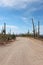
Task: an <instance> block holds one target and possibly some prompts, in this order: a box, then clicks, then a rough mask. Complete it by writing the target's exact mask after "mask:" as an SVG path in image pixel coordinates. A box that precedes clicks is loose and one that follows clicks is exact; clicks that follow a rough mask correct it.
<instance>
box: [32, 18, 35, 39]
mask: <svg viewBox="0 0 43 65" xmlns="http://www.w3.org/2000/svg"><path fill="white" fill-rule="evenodd" d="M32 25H33V35H34V38H35V26H34V21H33V19H32Z"/></svg>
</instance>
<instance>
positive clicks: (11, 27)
mask: <svg viewBox="0 0 43 65" xmlns="http://www.w3.org/2000/svg"><path fill="white" fill-rule="evenodd" d="M2 28H4V26H3V25H0V32H1V30H2ZM10 29H11V33H13V32H14V33H17V32H18V30H19V28H18V26H14V25H6V31H7V33H9V32H10Z"/></svg>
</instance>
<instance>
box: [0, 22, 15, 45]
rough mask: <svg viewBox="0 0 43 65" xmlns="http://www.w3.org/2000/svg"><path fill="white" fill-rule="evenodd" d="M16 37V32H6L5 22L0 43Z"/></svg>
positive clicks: (0, 34)
mask: <svg viewBox="0 0 43 65" xmlns="http://www.w3.org/2000/svg"><path fill="white" fill-rule="evenodd" d="M15 39H16V36H15V34H11V33H9V34H6V23H4V28H3V29H2V31H1V33H0V45H3V44H7V43H8V42H10V41H12V40H15Z"/></svg>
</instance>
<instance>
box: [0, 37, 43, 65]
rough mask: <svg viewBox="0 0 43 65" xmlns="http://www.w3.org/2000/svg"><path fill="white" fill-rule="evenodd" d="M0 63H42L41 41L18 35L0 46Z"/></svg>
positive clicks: (42, 47) (26, 64)
mask: <svg viewBox="0 0 43 65" xmlns="http://www.w3.org/2000/svg"><path fill="white" fill-rule="evenodd" d="M0 65H43V42H41V41H37V40H34V39H29V38H19V37H18V38H17V40H16V41H15V42H12V43H11V44H8V45H6V46H0Z"/></svg>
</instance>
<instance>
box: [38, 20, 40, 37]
mask: <svg viewBox="0 0 43 65" xmlns="http://www.w3.org/2000/svg"><path fill="white" fill-rule="evenodd" d="M39 35H40V22H39V21H38V37H39Z"/></svg>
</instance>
